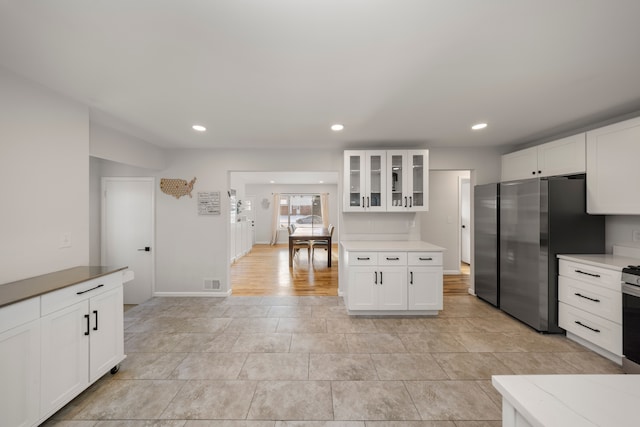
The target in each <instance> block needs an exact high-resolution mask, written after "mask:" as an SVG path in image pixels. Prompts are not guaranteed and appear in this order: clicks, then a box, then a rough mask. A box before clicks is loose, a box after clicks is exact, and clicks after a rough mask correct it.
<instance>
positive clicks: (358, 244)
mask: <svg viewBox="0 0 640 427" xmlns="http://www.w3.org/2000/svg"><path fill="white" fill-rule="evenodd" d="M340 244H341V245H342V247H343V248H344V249H345V250H346V251H359V252H381V251H405V252H443V251H446V249H445V248H442V247H440V246H436V245H432V244H431V243H428V242H423V241H421V240H388V241H385V240H372V241H368V240H342V241H340Z"/></svg>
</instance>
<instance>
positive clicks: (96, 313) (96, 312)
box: [93, 310, 98, 331]
mask: <svg viewBox="0 0 640 427" xmlns="http://www.w3.org/2000/svg"><path fill="white" fill-rule="evenodd" d="M93 314H94V315H95V316H96V326H94V327H93V330H94V331H97V330H98V310H93Z"/></svg>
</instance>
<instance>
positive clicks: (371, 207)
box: [342, 150, 387, 212]
mask: <svg viewBox="0 0 640 427" xmlns="http://www.w3.org/2000/svg"><path fill="white" fill-rule="evenodd" d="M386 165H387V153H386V151H360V150H354V151H345V152H344V201H343V204H342V206H343V211H344V212H385V211H386V210H387V203H386V202H387V200H386V196H387V190H386V186H387V178H386Z"/></svg>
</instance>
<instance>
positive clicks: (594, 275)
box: [576, 270, 600, 277]
mask: <svg viewBox="0 0 640 427" xmlns="http://www.w3.org/2000/svg"><path fill="white" fill-rule="evenodd" d="M576 273H579V274H586V275H587V276H591V277H600V275H599V274H593V273H587V272H586V271H582V270H576Z"/></svg>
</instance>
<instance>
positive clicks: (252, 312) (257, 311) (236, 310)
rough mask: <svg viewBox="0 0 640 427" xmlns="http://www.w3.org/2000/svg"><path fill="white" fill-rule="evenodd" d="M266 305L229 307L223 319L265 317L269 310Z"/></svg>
mask: <svg viewBox="0 0 640 427" xmlns="http://www.w3.org/2000/svg"><path fill="white" fill-rule="evenodd" d="M270 308H271V307H269V306H267V305H231V306H228V307H227V309H226V310H225V312H224V316H225V317H242V318H245V317H267V314H268V313H269V309H270Z"/></svg>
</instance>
